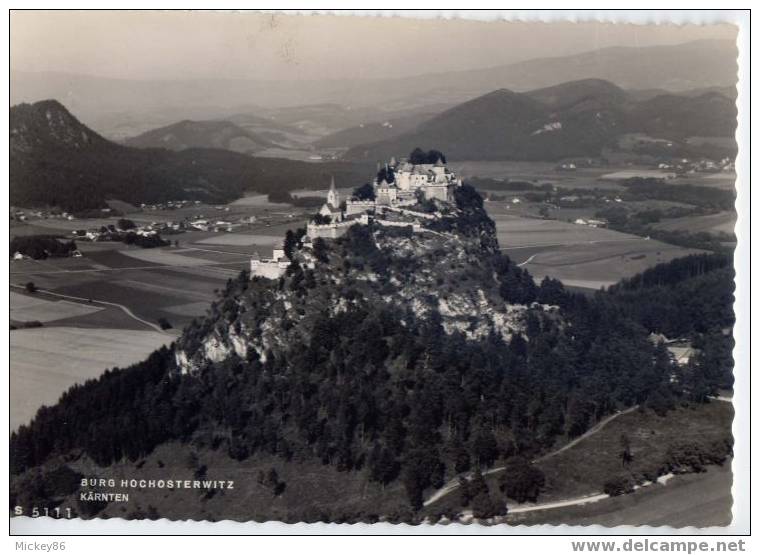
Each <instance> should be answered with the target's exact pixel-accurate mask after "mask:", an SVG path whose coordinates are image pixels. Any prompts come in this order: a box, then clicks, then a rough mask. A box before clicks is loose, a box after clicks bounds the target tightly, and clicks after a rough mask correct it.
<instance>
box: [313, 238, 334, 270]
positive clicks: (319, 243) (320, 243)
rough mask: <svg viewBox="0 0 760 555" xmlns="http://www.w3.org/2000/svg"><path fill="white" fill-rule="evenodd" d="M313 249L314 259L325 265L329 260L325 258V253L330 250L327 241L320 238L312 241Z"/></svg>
mask: <svg viewBox="0 0 760 555" xmlns="http://www.w3.org/2000/svg"><path fill="white" fill-rule="evenodd" d="M313 249H314V257H315V258H316V259H317V260H319V261H320V262H323V263H325V264H326V263H327V262H328V261H329V259H328V258H327V253H328V251H329V250H330V249H329V247H328V246H327V241H325V240H324V239H322V238H321V237H317V238H316V239H314V243H313Z"/></svg>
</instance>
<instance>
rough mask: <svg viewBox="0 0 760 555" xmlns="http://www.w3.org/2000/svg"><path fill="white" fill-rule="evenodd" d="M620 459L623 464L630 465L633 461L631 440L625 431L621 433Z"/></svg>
mask: <svg viewBox="0 0 760 555" xmlns="http://www.w3.org/2000/svg"><path fill="white" fill-rule="evenodd" d="M620 460H621V461H622V462H623V466H628V465H629V464H631V461H633V454H632V453H631V440H630V438H629V437H628V435H627V434H625V433H623V434H620Z"/></svg>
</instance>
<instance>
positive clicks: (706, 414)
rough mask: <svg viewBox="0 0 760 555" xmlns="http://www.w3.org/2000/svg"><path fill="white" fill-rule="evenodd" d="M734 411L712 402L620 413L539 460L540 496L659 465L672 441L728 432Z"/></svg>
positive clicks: (561, 495)
mask: <svg viewBox="0 0 760 555" xmlns="http://www.w3.org/2000/svg"><path fill="white" fill-rule="evenodd" d="M733 415H734V411H733V407H732V406H731V404H730V403H724V402H719V401H716V402H712V403H709V404H706V405H700V406H697V407H688V408H679V409H677V410H675V411H673V412H670V413H668V414H667V415H666V416H665V417H660V416H657V415H656V414H654V412H652V411H651V410H646V411H634V412H632V413H630V414H626V415H624V416H621V417H620V418H617V419H615V420H613V421H612V422H610V423H609V424H608V425H607V426H605V427H604V428H603V429H602V431H600V432H599V433H598V434H595V435H593V436H591V437H589V438H588V439H586V440H584V441H582V442H581V443H579V444H578V445H577V446H576V447H574V448H571V449H568V450H567V451H564V452H563V453H560V454H559V455H557V456H556V457H552V458H550V459H547V460H545V461H543V462H541V463H539V466H540V467H541V470H543V471H544V474H545V475H546V492H545V493H544V495H542V496H541V501H551V500H553V499H566V498H570V497H575V496H579V495H587V494H590V493H598V492H601V490H602V487H603V484H604V482H605V481H606V480H607V479H608V478H610V477H612V476H615V475H617V474H620V473H624V472H637V471H640V470H642V469H644V468H646V467H650V466H651V465H653V464H655V465H656V464H658V463H659V462H660V461H661V460H662V459H663V457H664V456H665V454H666V452H667V450H668V447H669V446H670V445H672V444H673V443H675V442H679V441H689V440H691V439H703V440H705V441H709V440H711V439H718V438H721V437H723V436H725V435H727V434H730V433H731V422H732V421H733ZM623 433H624V434H626V435H627V436H628V437H629V438H630V441H631V451H632V453H633V462H632V463H631V464H630V465H629V466H628V467H627V468H624V467H623V466H622V463H621V460H620V451H621V445H620V436H621V434H623Z"/></svg>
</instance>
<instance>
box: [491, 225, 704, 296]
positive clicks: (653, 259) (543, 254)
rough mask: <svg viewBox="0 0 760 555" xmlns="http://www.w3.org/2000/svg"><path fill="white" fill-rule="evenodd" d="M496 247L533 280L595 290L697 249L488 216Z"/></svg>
mask: <svg viewBox="0 0 760 555" xmlns="http://www.w3.org/2000/svg"><path fill="white" fill-rule="evenodd" d="M491 217H492V218H493V219H494V221H495V222H496V230H497V235H498V239H499V245H500V246H501V249H502V251H503V252H504V253H505V254H507V255H508V256H509V257H510V258H511V259H512V260H514V261H515V262H517V263H518V264H520V265H521V266H522V267H523V268H525V269H527V270H528V271H529V272H530V273H531V274H532V275H533V276H534V277H535V278H536V279H537V280H541V279H543V278H544V277H545V276H549V277H552V278H556V279H559V280H561V281H562V282H563V283H565V284H566V285H569V286H574V287H581V288H588V289H599V288H600V287H606V286H609V285H612V284H613V283H615V282H617V281H619V280H620V279H622V278H624V277H629V276H632V275H634V274H637V273H639V272H641V271H643V270H645V269H646V268H649V267H651V266H654V265H655V264H659V263H661V262H668V261H669V260H672V259H673V258H678V257H681V256H686V255H688V254H692V253H696V252H699V251H696V250H693V249H685V248H682V247H677V246H674V245H669V244H666V243H662V242H660V241H654V240H647V239H645V238H643V237H637V236H635V235H629V234H625V233H620V232H618V231H613V230H611V229H603V228H594V227H590V226H584V225H578V224H572V223H569V222H562V221H559V220H540V219H535V218H521V217H519V216H511V215H503V214H493V215H492V216H491Z"/></svg>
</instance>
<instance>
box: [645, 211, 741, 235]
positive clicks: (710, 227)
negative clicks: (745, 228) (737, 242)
mask: <svg viewBox="0 0 760 555" xmlns="http://www.w3.org/2000/svg"><path fill="white" fill-rule="evenodd" d="M735 226H736V213H734V212H728V211H726V212H719V213H717V214H708V215H706V216H688V217H685V218H674V219H672V220H667V221H664V222H659V223H656V224H654V225H653V227H654V228H655V229H663V230H667V231H690V232H694V233H696V232H700V231H705V232H707V233H727V234H729V235H733V233H734V227H735Z"/></svg>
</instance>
